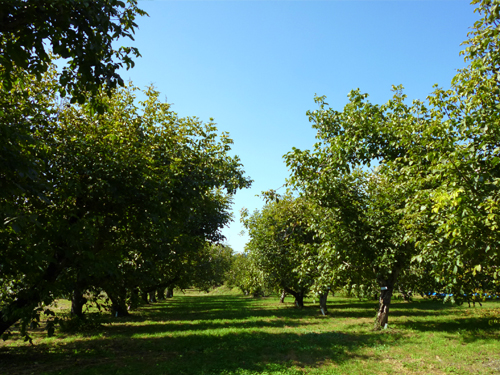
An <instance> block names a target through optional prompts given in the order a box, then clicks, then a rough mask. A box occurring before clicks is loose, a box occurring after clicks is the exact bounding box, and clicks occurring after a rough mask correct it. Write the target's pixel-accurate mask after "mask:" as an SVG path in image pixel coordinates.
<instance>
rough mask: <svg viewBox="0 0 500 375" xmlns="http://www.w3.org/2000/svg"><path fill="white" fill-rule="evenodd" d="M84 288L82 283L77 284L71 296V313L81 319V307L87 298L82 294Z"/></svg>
mask: <svg viewBox="0 0 500 375" xmlns="http://www.w3.org/2000/svg"><path fill="white" fill-rule="evenodd" d="M83 293H84V289H83V287H82V285H80V284H77V285H76V286H75V289H74V290H73V296H72V298H71V315H74V316H77V317H78V318H80V319H83V317H84V316H83V307H84V306H85V304H86V303H87V299H86V298H85V297H84V296H83Z"/></svg>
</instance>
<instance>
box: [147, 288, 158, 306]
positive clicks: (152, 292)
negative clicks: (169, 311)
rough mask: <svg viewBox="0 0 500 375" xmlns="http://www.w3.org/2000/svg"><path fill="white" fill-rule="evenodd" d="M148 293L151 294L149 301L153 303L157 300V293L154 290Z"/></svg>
mask: <svg viewBox="0 0 500 375" xmlns="http://www.w3.org/2000/svg"><path fill="white" fill-rule="evenodd" d="M148 295H149V302H151V303H155V302H157V301H156V293H155V291H154V290H153V291H151V292H149V293H148Z"/></svg>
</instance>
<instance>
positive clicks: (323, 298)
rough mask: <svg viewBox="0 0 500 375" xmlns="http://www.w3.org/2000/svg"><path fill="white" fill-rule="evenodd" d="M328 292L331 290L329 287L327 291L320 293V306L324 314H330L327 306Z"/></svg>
mask: <svg viewBox="0 0 500 375" xmlns="http://www.w3.org/2000/svg"><path fill="white" fill-rule="evenodd" d="M328 292H329V290H328V289H327V290H326V292H324V293H321V294H320V295H319V308H320V309H321V313H322V314H323V315H328V309H327V308H326V299H327V298H328Z"/></svg>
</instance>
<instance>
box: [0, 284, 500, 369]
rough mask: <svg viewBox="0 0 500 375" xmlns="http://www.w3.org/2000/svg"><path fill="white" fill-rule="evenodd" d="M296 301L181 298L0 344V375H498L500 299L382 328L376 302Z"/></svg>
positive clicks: (419, 307) (417, 312) (407, 308)
mask: <svg viewBox="0 0 500 375" xmlns="http://www.w3.org/2000/svg"><path fill="white" fill-rule="evenodd" d="M292 302H293V299H292V298H291V297H288V298H287V300H286V301H285V304H279V302H278V298H277V297H276V298H273V297H271V298H262V299H253V298H250V297H243V296H237V295H217V294H216V295H213V294H212V295H210V294H209V295H202V294H200V295H196V294H191V295H182V294H179V293H178V294H177V295H176V296H175V297H174V298H173V299H171V300H168V301H165V302H161V303H156V304H153V305H148V306H144V307H142V308H140V309H139V310H138V311H134V312H133V315H132V316H131V317H128V318H110V317H107V318H105V319H104V320H103V322H104V324H103V326H102V327H101V328H96V329H94V330H90V331H87V332H84V333H77V334H75V333H73V334H64V333H60V332H56V335H55V337H51V338H47V337H45V336H43V335H42V334H40V333H37V332H34V333H33V337H35V339H34V345H29V344H28V343H24V342H23V341H22V340H8V341H6V342H2V343H0V374H1V375H17V374H37V375H38V374H72V375H84V374H197V375H198V374H200V375H201V374H225V375H229V374H238V375H250V374H273V375H277V374H295V375H299V374H318V375H319V374H364V375H366V374H499V373H500V301H498V300H497V301H489V302H486V303H484V304H483V307H479V306H478V305H477V307H476V308H473V307H472V308H468V307H467V305H464V306H451V305H443V304H442V303H441V302H437V301H430V300H417V301H414V302H412V303H406V302H399V301H394V302H393V305H392V310H391V313H390V317H389V328H388V329H386V330H383V331H379V332H373V331H372V326H373V321H374V316H375V308H376V302H374V301H359V300H356V299H347V298H339V297H333V298H329V303H328V308H329V310H330V315H329V316H322V315H321V314H320V312H319V309H318V307H317V305H314V304H313V301H312V300H308V301H306V307H305V308H303V309H296V308H295V307H294V306H293V303H292ZM60 306H62V308H65V307H66V306H67V304H65V303H64V301H63V302H61V303H60Z"/></svg>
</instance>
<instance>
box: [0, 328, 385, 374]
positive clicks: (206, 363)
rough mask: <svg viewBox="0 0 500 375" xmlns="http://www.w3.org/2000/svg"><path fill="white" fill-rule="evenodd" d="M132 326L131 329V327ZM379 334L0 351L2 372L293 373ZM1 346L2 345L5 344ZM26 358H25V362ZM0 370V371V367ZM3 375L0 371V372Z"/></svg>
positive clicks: (196, 338)
mask: <svg viewBox="0 0 500 375" xmlns="http://www.w3.org/2000/svg"><path fill="white" fill-rule="evenodd" d="M131 330H134V328H133V327H131ZM380 337H381V336H380V335H370V334H345V333H340V332H323V333H322V332H319V333H312V332H310V333H305V334H299V333H275V334H273V333H267V332H259V331H255V332H243V333H237V332H235V333H228V334H224V335H216V334H209V335H207V334H203V333H200V334H190V335H186V336H175V337H136V338H117V337H113V338H96V337H94V338H92V339H89V340H81V341H74V342H72V343H69V344H66V345H64V346H62V347H57V348H54V347H53V346H51V345H50V344H41V345H37V346H35V347H17V348H8V350H2V351H0V361H1V362H2V370H3V371H6V372H5V374H7V373H8V374H10V375H17V374H24V373H36V374H118V373H119V374H193V375H194V374H222V373H226V374H240V373H241V374H247V373H262V372H266V373H273V372H274V371H276V372H279V373H280V374H281V373H284V372H286V371H288V370H290V371H292V372H290V373H294V372H293V371H295V370H293V369H292V367H294V366H297V367H304V366H309V367H317V366H320V365H322V364H324V363H325V362H328V363H334V364H341V363H343V362H345V361H348V360H351V359H354V358H358V359H363V358H365V357H364V356H362V355H359V354H356V351H357V350H358V349H359V348H361V347H366V346H373V345H376V344H378V343H380ZM4 349H5V348H4ZM27 358H29V362H26V360H27ZM2 370H0V371H2ZM2 374H3V373H2Z"/></svg>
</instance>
